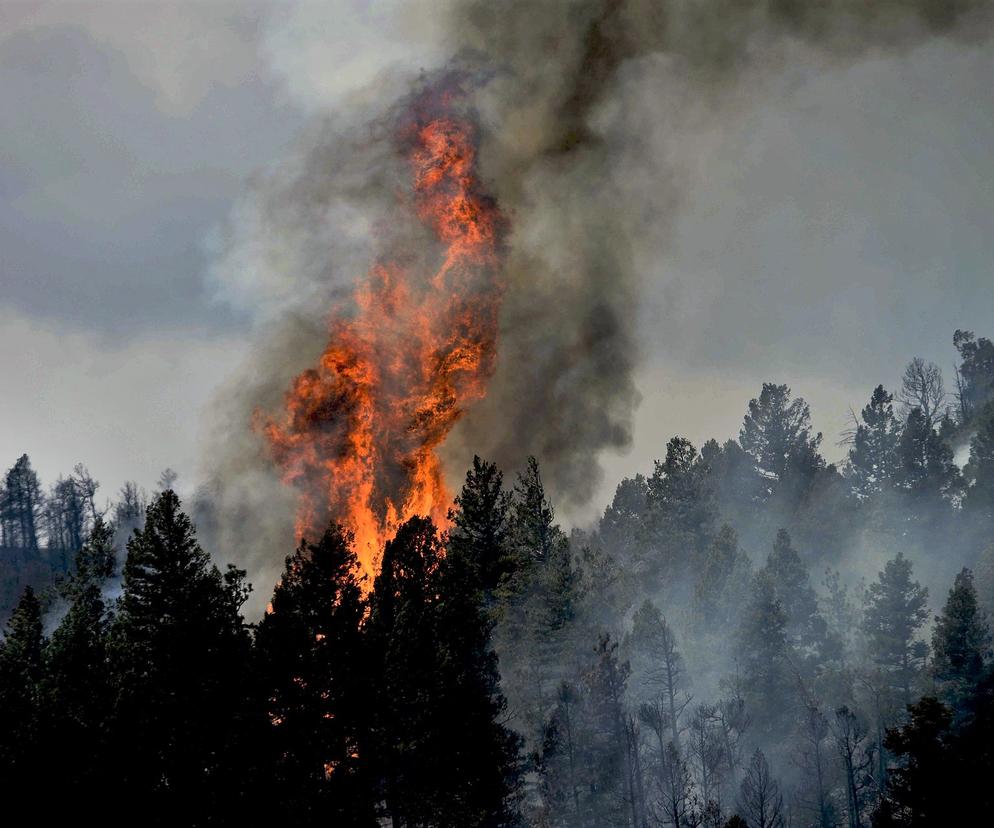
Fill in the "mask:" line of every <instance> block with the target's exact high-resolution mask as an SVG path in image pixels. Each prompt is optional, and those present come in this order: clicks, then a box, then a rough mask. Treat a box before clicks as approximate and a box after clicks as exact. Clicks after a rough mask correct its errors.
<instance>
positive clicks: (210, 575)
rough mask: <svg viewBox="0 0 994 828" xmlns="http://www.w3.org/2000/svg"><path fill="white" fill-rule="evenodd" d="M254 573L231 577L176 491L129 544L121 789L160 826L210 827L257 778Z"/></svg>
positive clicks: (156, 503) (117, 726)
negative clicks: (244, 747)
mask: <svg viewBox="0 0 994 828" xmlns="http://www.w3.org/2000/svg"><path fill="white" fill-rule="evenodd" d="M243 575H244V573H243V572H241V571H239V570H236V569H234V568H233V567H229V569H228V571H227V573H226V574H225V575H222V574H221V572H219V571H218V569H217V567H215V566H214V565H213V564H212V563H211V561H210V558H209V557H208V555H207V553H206V552H204V550H203V549H201V547H200V545H199V544H198V543H197V540H196V537H195V534H194V528H193V524H192V523H191V522H190V519H189V518H188V517H187V516H186V515H185V514H184V513H183V512H182V510H181V507H180V501H179V498H178V497H177V496H176V494H175V493H174V492H173V491H172V490H171V489H167V490H165V491H164V492H161V493H160V494H159V495H157V496H156V498H155V499H154V500H153V501H152V503H151V504H150V505H149V507H148V511H147V513H146V518H145V526H144V528H143V529H141V530H137V531H136V532H135V534H134V535H133V536H132V539H131V540H130V541H129V543H128V557H127V561H126V562H125V565H124V584H123V595H122V597H121V601H120V612H119V614H118V616H117V618H116V619H115V623H114V626H113V629H112V648H113V649H112V660H113V664H114V671H115V678H116V681H117V688H116V690H117V704H116V709H115V715H114V722H113V727H114V730H115V736H116V742H115V744H114V755H115V758H116V760H117V768H116V773H117V775H118V778H119V779H120V782H121V789H122V791H124V792H125V794H126V796H127V797H128V798H129V799H130V800H131V801H132V802H135V803H137V802H141V803H143V805H142V807H143V808H144V809H146V810H147V812H148V813H149V814H150V820H151V821H152V822H153V823H154V824H160V823H163V824H164V823H167V822H168V823H173V824H174V823H175V822H183V823H186V824H191V825H194V824H202V822H203V821H205V820H207V819H208V817H209V816H210V815H211V814H217V813H218V812H221V811H223V810H225V809H224V807H223V803H225V802H229V803H231V802H234V801H237V799H238V792H239V791H240V790H241V786H242V785H243V784H244V782H245V775H244V774H243V772H242V770H241V769H240V767H239V763H240V762H241V761H242V760H243V759H244V758H245V757H244V756H243V755H242V751H241V750H240V748H239V746H240V743H241V736H242V734H244V733H245V727H244V725H245V721H244V713H245V711H244V708H243V706H242V705H241V704H240V703H239V700H240V699H241V698H243V688H244V686H245V680H246V666H247V654H248V645H249V640H248V636H247V633H246V630H245V628H244V625H243V621H242V618H241V616H240V614H239V608H240V607H241V605H242V603H243V602H244V601H245V598H246V597H247V589H246V588H245V586H244V585H243V582H242V577H243Z"/></svg>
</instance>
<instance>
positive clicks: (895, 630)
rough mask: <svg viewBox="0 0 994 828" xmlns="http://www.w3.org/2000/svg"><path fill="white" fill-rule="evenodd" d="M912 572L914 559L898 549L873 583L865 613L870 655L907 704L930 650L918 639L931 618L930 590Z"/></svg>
mask: <svg viewBox="0 0 994 828" xmlns="http://www.w3.org/2000/svg"><path fill="white" fill-rule="evenodd" d="M911 575H912V566H911V561H909V560H908V559H907V558H905V557H904V555H903V554H902V553H900V552H898V554H897V556H896V557H894V558H892V559H891V560H889V561H887V563H886V564H885V565H884V568H883V570H882V571H881V572H880V574H879V576H878V579H877V581H876V582H874V583H872V584H870V587H869V589H868V590H867V602H866V607H865V611H864V615H863V632H864V634H865V635H866V641H867V649H868V653H869V656H870V658H871V659H872V660H873V662H874V663H875V664H876V666H877V667H878V668H879V669H880V670H881V671H883V675H884V680H885V682H886V683H887V685H888V687H889V688H890V689H892V690H894V691H896V692H899V693H900V697H901V699H902V700H903V703H904V704H910V703H911V701H912V688H913V687H914V686H915V684H916V682H917V680H918V678H919V677H920V675H921V670H922V667H923V665H924V661H925V657H926V655H927V653H928V647H927V646H926V644H925V643H924V642H922V641H919V640H918V634H919V631H920V630H921V628H922V626H923V625H924V624H925V621H926V620H927V619H928V606H927V602H928V589H927V588H925V587H923V586H922V585H921V584H919V583H918V582H917V581H914V580H912V577H911Z"/></svg>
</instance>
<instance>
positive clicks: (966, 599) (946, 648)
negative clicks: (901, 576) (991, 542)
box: [932, 568, 990, 711]
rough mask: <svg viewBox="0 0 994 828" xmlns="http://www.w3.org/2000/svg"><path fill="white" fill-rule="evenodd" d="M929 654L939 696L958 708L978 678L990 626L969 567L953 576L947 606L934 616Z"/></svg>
mask: <svg viewBox="0 0 994 828" xmlns="http://www.w3.org/2000/svg"><path fill="white" fill-rule="evenodd" d="M932 653H933V655H932V672H933V674H934V675H935V678H936V680H937V681H938V683H939V688H940V691H941V695H942V698H943V699H944V700H945V701H946V702H947V703H948V704H949V705H950V707H951V708H952V709H953V711H960V710H961V708H962V704H963V702H964V699H965V698H966V697H967V696H968V694H969V693H970V692H971V691H972V690H973V689H974V687H975V686H976V684H977V682H978V681H979V680H980V677H981V675H982V674H983V669H984V663H985V661H986V659H987V658H988V656H989V654H990V628H989V627H988V625H987V619H986V618H985V617H984V613H983V612H982V611H981V610H980V608H979V607H978V606H977V591H976V589H974V586H973V573H972V572H971V571H970V570H969V569H966V568H964V569H963V570H961V571H960V573H959V574H958V575H957V576H956V580H955V582H954V583H953V587H952V589H950V590H949V597H948V598H947V599H946V605H945V607H943V610H942V613H941V614H940V615H939V617H938V618H937V619H936V624H935V629H934V630H933V632H932Z"/></svg>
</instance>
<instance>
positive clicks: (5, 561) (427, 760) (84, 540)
mask: <svg viewBox="0 0 994 828" xmlns="http://www.w3.org/2000/svg"><path fill="white" fill-rule="evenodd" d="M954 345H955V347H956V349H957V351H958V353H959V356H960V360H959V364H958V366H957V368H956V371H955V378H954V382H953V384H952V387H951V389H949V390H948V391H947V389H946V387H945V383H944V380H943V377H942V373H941V371H940V370H939V369H938V368H937V367H936V366H935V365H934V364H932V363H928V362H926V361H924V360H921V359H915V360H913V361H912V362H911V363H909V364H908V366H907V369H906V371H905V373H904V377H903V382H902V385H901V387H900V388H898V389H895V393H894V394H892V393H890V392H888V391H887V390H885V389H884V387H883V386H878V387H877V388H875V389H873V390H872V391H871V392H870V393H869V395H868V399H867V402H866V405H865V406H864V407H863V408H862V409H861V410H860V411H858V412H854V414H853V424H852V428H851V430H850V431H849V432H847V434H846V435H844V439H845V442H846V445H847V449H846V451H847V458H846V460H845V462H843V463H841V464H837V465H836V464H830V463H828V462H826V460H825V459H824V458H823V456H822V453H821V451H822V440H823V438H822V435H820V434H815V433H813V431H812V427H811V422H810V412H809V409H808V406H807V404H806V403H805V402H804V400H802V399H800V398H797V397H794V396H793V395H792V393H791V391H790V388H789V387H787V386H786V385H777V384H773V383H767V384H764V385H763V387H762V389H761V390H760V392H759V394H758V395H757V397H756V398H755V399H753V400H751V401H749V403H748V405H747V408H746V412H745V414H744V417H743V422H742V428H741V431H740V433H739V437H738V439H737V440H729V441H727V442H725V443H724V444H719V443H718V442H716V441H713V440H712V441H708V442H707V443H705V444H704V445H703V446H700V447H696V446H693V445H692V444H691V443H690V442H689V441H687V440H685V439H683V438H680V437H674V438H673V439H672V440H670V441H669V443H668V444H667V446H666V447H665V452H664V453H663V456H662V457H661V458H660V459H659V460H657V461H655V463H654V464H653V468H652V469H651V470H647V474H645V475H636V476H635V477H633V478H630V479H626V480H623V481H622V482H621V483H620V485H619V486H618V488H617V492H616V494H615V497H614V499H613V502H612V503H611V504H610V505H609V506H608V507H607V508H606V510H605V511H604V514H603V517H602V518H601V519H600V521H599V522H598V524H597V526H596V527H594V528H592V529H591V530H589V531H580V530H573V531H572V532H569V533H567V532H565V531H564V530H563V529H561V528H560V526H559V525H558V524H557V522H556V518H555V509H554V505H553V504H552V503H551V502H550V499H549V497H548V495H547V493H546V492H545V489H544V487H543V484H542V476H541V468H540V465H539V462H538V461H537V460H535V459H532V460H530V461H529V463H528V464H527V466H526V468H524V469H522V470H520V471H519V472H517V473H516V474H515V475H514V476H513V480H512V479H508V480H505V478H504V475H503V474H502V471H501V470H500V469H498V468H497V467H496V466H495V465H494V464H492V463H489V462H487V461H485V460H482V459H480V458H476V459H475V460H474V462H473V465H472V467H471V468H470V469H469V470H468V472H467V474H466V476H465V480H464V483H463V486H462V488H461V491H460V493H459V495H458V497H457V498H456V500H455V503H454V504H453V507H452V511H451V513H450V521H451V526H450V528H449V529H448V530H447V531H444V532H443V531H440V530H439V528H438V527H436V526H434V525H433V524H432V522H431V521H430V520H428V519H426V518H414V519H412V520H410V521H408V522H407V523H405V524H404V525H402V526H401V527H400V529H399V530H398V532H397V534H396V536H395V537H394V538H393V539H392V540H391V541H390V542H389V543H388V544H387V546H386V548H385V550H384V553H383V561H382V568H381V571H380V573H379V574H378V576H377V577H376V578H375V580H374V581H373V582H372V583H369V582H365V581H364V580H363V576H362V575H361V570H360V568H359V566H358V563H357V560H356V557H355V555H354V552H353V550H352V538H351V535H350V533H349V532H348V531H347V529H345V528H343V527H340V526H335V525H332V526H329V527H328V529H327V531H326V532H325V533H324V534H323V535H322V536H321V537H319V538H308V539H305V540H304V541H302V542H301V543H300V545H299V547H298V548H297V549H296V550H273V555H274V556H279V557H284V556H285V568H284V571H283V575H282V577H281V579H280V581H279V583H278V584H277V585H276V587H275V590H274V592H273V594H272V600H271V603H270V607H269V610H268V611H267V612H266V614H265V615H264V616H263V617H262V619H261V620H259V621H258V622H254V621H253V622H250V621H249V620H247V619H246V618H245V617H243V613H242V607H243V606H244V604H245V601H246V599H247V597H248V595H249V591H250V589H251V587H250V586H249V585H248V584H247V583H246V581H245V573H244V572H243V571H241V570H239V569H238V568H237V567H235V566H228V567H227V568H225V569H221V568H219V567H218V566H217V565H216V564H215V563H214V562H213V561H212V558H211V557H210V555H209V553H208V551H205V550H204V548H202V546H201V544H200V542H199V541H198V538H197V534H196V529H195V527H194V526H193V523H192V521H191V520H190V518H189V517H188V516H187V514H186V513H185V511H184V506H183V504H182V503H180V501H179V498H178V497H177V495H176V494H175V492H174V491H173V489H172V483H173V477H172V476H171V475H170V474H168V473H167V474H165V475H164V478H163V480H162V481H160V486H159V488H158V490H157V491H156V492H155V493H154V494H153V495H152V496H151V497H150V498H149V497H146V496H145V495H144V493H142V492H141V491H140V490H138V489H137V487H135V486H134V485H133V484H128V485H127V486H126V487H125V488H124V489H123V490H122V492H121V496H120V497H119V498H118V501H117V503H116V504H114V505H113V506H109V505H103V506H101V505H99V504H98V501H97V497H96V492H97V484H96V482H95V481H93V480H92V478H91V477H90V475H89V474H88V473H87V472H86V469H85V468H84V467H82V466H77V467H76V469H75V471H74V472H73V474H72V475H70V476H69V477H67V478H64V479H61V480H59V481H57V482H56V483H55V484H54V485H53V486H52V488H51V489H50V490H49V492H48V493H44V492H43V490H42V487H41V484H40V481H39V480H38V477H37V475H35V473H34V472H33V471H32V470H31V466H30V461H29V459H28V458H27V457H26V456H25V457H22V458H20V459H19V460H17V462H16V463H15V465H14V466H13V467H12V468H11V470H10V471H9V472H8V473H7V475H6V477H5V479H4V484H3V489H2V492H0V566H2V569H0V575H2V578H3V580H2V582H0V590H2V591H0V598H2V599H3V600H5V601H9V606H8V608H7V612H6V626H5V631H4V636H3V639H2V641H0V790H2V791H11V792H13V791H16V792H18V793H19V794H20V796H21V797H22V798H23V801H25V802H31V803H32V809H33V811H34V813H35V815H36V818H37V819H40V820H41V821H42V822H45V821H47V820H48V819H50V818H52V817H53V816H55V815H59V814H63V813H68V814H72V815H73V816H74V817H75V818H77V819H78V818H80V817H81V816H85V817H88V818H89V817H96V818H99V819H100V820H101V821H103V822H104V823H110V824H122V825H123V824H129V825H131V824H135V823H136V822H139V823H141V824H148V825H160V824H161V825H166V824H169V825H191V826H200V825H204V826H207V825H212V826H213V825H229V824H232V825H234V824H239V825H256V824H269V823H273V822H275V821H279V822H280V823H281V824H285V825H294V826H310V825H319V824H321V825H343V826H345V825H347V826H365V825H368V826H377V825H391V826H394V828H416V826H421V827H423V828H428V826H452V827H453V828H456V826H459V827H460V828H465V827H466V826H517V825H522V826H533V827H534V828H553V826H555V827H556V828H560V827H561V828H595V827H596V828H600V827H601V826H609V827H610V826H618V828H623V827H624V826H627V828H650V827H651V828H655V826H674V827H675V828H681V826H687V827H688V828H696V826H707V828H722V827H723V826H724V827H726V828H743V826H749V827H750V828H787V826H790V828H807V826H812V827H814V826H817V828H830V827H832V828H834V827H835V826H838V827H839V828H842V827H843V826H845V828H871V826H878V827H881V828H886V827H887V826H944V825H974V824H981V822H986V821H987V819H989V817H987V816H986V815H987V814H988V813H989V812H990V811H991V802H990V799H991V796H992V794H991V792H990V789H988V788H987V787H986V785H985V784H984V782H985V779H987V778H990V776H991V774H992V773H994V659H992V651H991V643H992V642H991V629H990V626H989V621H988V618H989V613H990V612H991V611H992V610H994V532H992V529H994V344H992V343H991V341H990V340H988V339H985V338H982V337H981V338H977V337H975V336H974V335H973V334H971V333H969V332H963V331H957V332H956V334H955V337H954ZM957 458H959V460H960V462H959V463H957V462H956V460H957ZM265 586H267V587H268V585H265ZM3 609H4V607H3V606H2V605H0V610H3ZM53 787H54V788H57V790H58V792H59V795H58V796H56V797H52V796H46V795H45V794H46V793H47V792H48V791H50V790H52V789H53Z"/></svg>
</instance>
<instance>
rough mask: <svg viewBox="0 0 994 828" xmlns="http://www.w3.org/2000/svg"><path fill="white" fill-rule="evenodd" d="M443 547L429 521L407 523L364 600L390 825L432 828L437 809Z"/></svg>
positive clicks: (378, 755) (379, 763) (378, 754)
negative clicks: (439, 606) (434, 702)
mask: <svg viewBox="0 0 994 828" xmlns="http://www.w3.org/2000/svg"><path fill="white" fill-rule="evenodd" d="M441 559H442V543H441V541H440V539H439V538H438V534H437V532H436V530H435V527H434V525H433V524H432V522H431V521H430V520H428V519H427V518H417V517H415V518H411V519H410V520H409V521H407V522H406V523H404V524H403V525H402V526H401V527H400V528H399V529H398V530H397V534H396V536H395V537H394V538H393V539H392V540H390V541H388V542H387V544H386V547H385V549H384V551H383V561H382V564H381V567H380V574H379V575H377V577H376V580H375V582H374V585H373V592H372V595H371V596H370V618H369V636H370V646H371V648H372V649H371V657H372V658H373V659H374V666H373V672H372V676H373V679H374V690H375V694H376V695H375V701H374V704H375V707H376V721H375V727H374V732H373V737H374V739H373V742H374V756H375V762H376V767H377V775H378V777H379V780H380V798H381V799H382V800H383V802H384V803H385V807H386V811H387V814H388V815H389V816H390V817H391V818H392V819H393V821H394V824H396V825H407V824H410V825H430V824H433V822H432V820H434V819H435V817H436V816H437V814H438V813H439V811H440V810H441V808H442V793H441V791H440V786H441V785H442V784H443V780H444V779H445V773H446V770H445V767H444V757H443V756H440V755H437V754H436V752H435V750H434V748H435V747H436V745H437V738H436V728H437V724H438V723H437V720H436V717H437V715H438V711H437V709H436V708H435V707H434V706H433V705H432V704H431V699H433V698H434V697H435V695H436V691H437V681H438V668H439V654H438V630H437V624H436V622H437V614H436V612H435V602H436V600H437V596H438V568H439V566H440V564H441Z"/></svg>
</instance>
